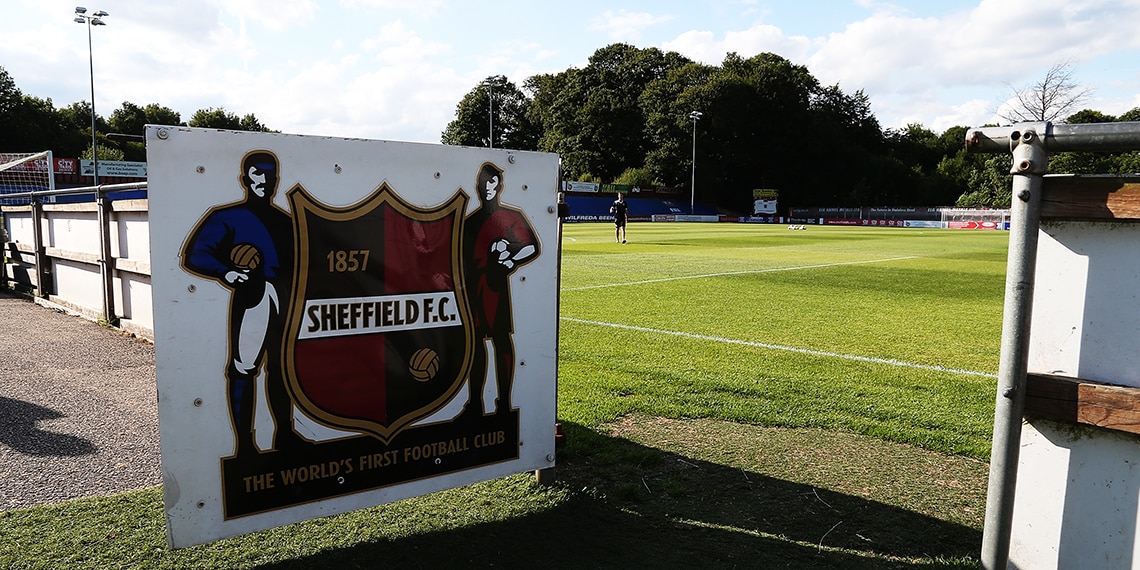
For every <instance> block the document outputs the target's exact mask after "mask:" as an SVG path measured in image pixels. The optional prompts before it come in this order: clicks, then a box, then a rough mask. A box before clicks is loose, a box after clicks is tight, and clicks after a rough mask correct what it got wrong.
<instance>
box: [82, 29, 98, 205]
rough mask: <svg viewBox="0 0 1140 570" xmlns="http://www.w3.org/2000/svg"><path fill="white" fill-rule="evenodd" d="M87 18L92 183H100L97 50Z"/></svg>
mask: <svg viewBox="0 0 1140 570" xmlns="http://www.w3.org/2000/svg"><path fill="white" fill-rule="evenodd" d="M83 19H84V20H87V64H88V67H89V69H90V71H91V164H92V166H94V167H95V168H94V172H93V173H92V175H93V176H94V178H92V184H93V185H95V186H98V185H99V146H98V144H96V139H95V50H94V49H92V47H91V18H89V17H86V16H84V18H83Z"/></svg>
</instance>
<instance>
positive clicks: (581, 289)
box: [562, 255, 918, 291]
mask: <svg viewBox="0 0 1140 570" xmlns="http://www.w3.org/2000/svg"><path fill="white" fill-rule="evenodd" d="M907 259H918V256H917V255H908V256H906V257H891V258H888V259H869V260H866V261H841V262H839V263H820V264H818V265H797V266H794V267H773V268H771V269H749V270H747V271H729V272H726V273H705V274H702V275H682V276H681V277H662V278H661V279H646V280H645V281H629V282H626V283H609V284H606V285H587V286H585V287H565V288H563V289H562V290H563V291H585V290H587V289H604V288H606V287H625V286H627V285H645V284H647V283H663V282H665V281H680V280H682V279H705V278H708V277H725V276H728V275H748V274H751V273H775V272H777V271H799V270H801V269H819V268H821V267H838V266H840V265H862V264H865V263H885V262H888V261H905V260H907Z"/></svg>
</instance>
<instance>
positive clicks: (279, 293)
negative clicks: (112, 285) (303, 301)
mask: <svg viewBox="0 0 1140 570" xmlns="http://www.w3.org/2000/svg"><path fill="white" fill-rule="evenodd" d="M279 177H280V174H279V164H278V160H277V156H276V155H274V154H273V153H272V152H270V151H267V150H256V151H252V152H249V153H247V154H246V155H245V157H244V158H243V159H242V164H241V174H240V175H239V177H238V179H239V182H240V184H241V186H242V188H244V189H245V198H244V199H243V200H241V201H239V202H234V203H230V204H224V205H221V206H217V207H215V208H212V209H210V211H209V212H207V213H206V215H205V216H203V217H202V219H201V220H200V221H199V222H198V225H197V226H196V227H195V228H194V230H193V231H192V232H191V234H190V237H189V238H188V239H187V240H186V243H185V244H184V245H183V248H182V267H183V268H184V269H186V270H187V271H189V272H191V273H193V274H195V275H198V276H200V277H203V278H206V279H212V280H214V281H217V282H218V283H219V284H220V285H222V286H223V287H226V288H227V289H229V290H230V292H231V297H230V316H229V354H228V357H229V363H228V365H227V366H226V381H227V387H228V392H229V393H228V396H229V405H230V419H231V420H232V422H233V427H234V434H235V436H236V453H235V455H237V456H247V455H249V454H251V453H255V452H257V451H258V449H257V447H256V446H255V444H254V426H253V415H254V403H255V402H254V400H255V393H256V385H257V384H256V381H257V375H258V373H259V371H260V370H261V369H262V367H263V366H264V367H265V369H266V393H267V396H268V400H269V410H270V412H271V414H272V416H273V422H274V424H275V426H276V429H275V430H274V437H273V448H274V449H276V450H282V449H283V448H289V447H292V445H291V444H295V443H298V442H300V441H302V440H301V439H300V438H299V437H298V436H297V434H296V432H294V431H293V427H292V418H293V402H292V400H291V399H290V397H289V393H288V390H287V389H286V387H285V380H284V374H283V371H282V369H281V341H282V336H283V334H284V328H285V327H284V316H283V311H282V308H281V302H282V300H284V301H285V303H288V302H289V299H290V296H289V295H290V287H291V286H292V271H293V223H292V218H291V217H290V215H289V213H288V212H286V211H285V210H284V209H282V208H280V207H278V206H277V205H275V204H274V203H273V197H274V195H275V194H276V193H277V184H278V180H279Z"/></svg>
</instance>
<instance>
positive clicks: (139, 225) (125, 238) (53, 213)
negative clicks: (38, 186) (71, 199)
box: [0, 200, 154, 338]
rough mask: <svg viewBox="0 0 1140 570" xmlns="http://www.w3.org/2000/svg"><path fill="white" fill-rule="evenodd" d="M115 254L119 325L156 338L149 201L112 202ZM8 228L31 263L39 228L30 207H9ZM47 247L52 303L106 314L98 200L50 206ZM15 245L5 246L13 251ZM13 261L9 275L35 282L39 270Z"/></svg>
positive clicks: (91, 313)
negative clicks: (151, 288)
mask: <svg viewBox="0 0 1140 570" xmlns="http://www.w3.org/2000/svg"><path fill="white" fill-rule="evenodd" d="M112 204H113V212H112V214H111V228H110V229H111V233H110V240H111V256H112V257H113V258H114V259H115V260H116V267H115V273H114V288H113V291H112V293H113V295H114V298H115V314H116V315H117V316H118V317H119V319H120V327H122V328H123V329H124V330H128V331H130V332H133V333H135V334H138V335H139V336H142V337H145V338H153V337H154V332H153V331H154V317H153V309H152V307H151V291H150V223H149V221H148V203H147V201H146V200H122V201H117V202H112ZM0 212H3V215H4V226H5V228H6V229H7V230H8V239H9V241H11V242H13V243H14V244H15V247H16V248H17V249H19V250H21V251H22V252H24V255H22V257H23V258H24V259H25V261H30V260H31V259H32V255H33V252H34V244H35V231H34V229H33V227H32V212H31V208H30V207H27V206H4V207H3V208H0ZM41 223H42V233H43V245H44V247H45V249H46V252H47V254H48V269H49V271H50V274H51V278H50V282H51V287H52V288H51V290H50V294H49V296H48V299H47V300H48V301H49V302H51V303H55V304H58V305H60V306H62V307H64V308H67V309H70V310H72V311H75V312H77V313H79V314H81V315H84V316H86V317H88V318H92V319H98V318H101V317H102V314H103V289H102V287H103V282H102V279H101V277H100V273H99V252H100V239H99V218H98V212H97V210H96V207H95V204H94V203H82V204H45V205H44V219H43V220H42V222H41ZM11 247H12V245H11V244H6V248H5V249H7V250H8V251H11V250H10V248H11ZM24 269H26V271H18V270H17V268H16V267H15V266H14V265H13V264H11V263H10V264H9V265H8V266H6V267H5V272H6V275H7V276H8V277H9V278H10V279H11V278H17V279H18V280H19V281H21V283H22V284H23V285H25V286H32V285H33V283H34V281H33V280H34V276H35V269H34V268H33V267H28V266H26V265H25V266H24Z"/></svg>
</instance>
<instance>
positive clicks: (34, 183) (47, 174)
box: [0, 150, 55, 205]
mask: <svg viewBox="0 0 1140 570" xmlns="http://www.w3.org/2000/svg"><path fill="white" fill-rule="evenodd" d="M48 190H55V160H54V159H53V157H52V153H51V151H50V150H45V151H43V152H15V153H13V152H4V153H0V205H20V204H28V203H29V202H30V201H31V200H30V199H29V198H7V197H5V196H6V195H9V194H22V193H25V192H36V191H48ZM41 201H43V202H54V201H55V197H54V196H48V197H45V199H43V200H41Z"/></svg>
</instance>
